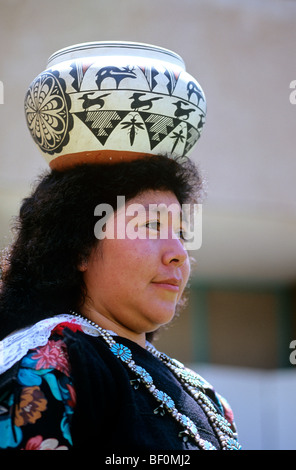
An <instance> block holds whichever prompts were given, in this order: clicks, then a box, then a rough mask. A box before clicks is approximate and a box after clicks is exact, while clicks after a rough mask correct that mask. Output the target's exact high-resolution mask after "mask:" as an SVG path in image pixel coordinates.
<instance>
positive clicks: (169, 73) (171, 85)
mask: <svg viewBox="0 0 296 470" xmlns="http://www.w3.org/2000/svg"><path fill="white" fill-rule="evenodd" d="M180 73H181V72H179V73H176V72H174V71H173V70H168V69H166V71H165V72H164V75H165V76H166V77H167V79H168V84H167V86H166V87H167V90H168V92H169V94H170V95H172V94H173V92H174V89H175V88H176V85H177V81H178V78H179V76H180Z"/></svg>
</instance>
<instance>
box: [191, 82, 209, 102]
mask: <svg viewBox="0 0 296 470" xmlns="http://www.w3.org/2000/svg"><path fill="white" fill-rule="evenodd" d="M192 95H194V96H196V98H197V106H199V102H200V100H203V101H205V99H204V97H203V94H202V91H201V89H200V88H199V87H198V86H197V85H196V83H195V82H189V83H187V96H188V100H189V101H190V99H191V96H192Z"/></svg>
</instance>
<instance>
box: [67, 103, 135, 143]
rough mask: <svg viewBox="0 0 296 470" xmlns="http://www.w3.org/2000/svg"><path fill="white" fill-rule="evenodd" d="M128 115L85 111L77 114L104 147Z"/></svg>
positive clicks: (124, 113) (124, 112)
mask: <svg viewBox="0 0 296 470" xmlns="http://www.w3.org/2000/svg"><path fill="white" fill-rule="evenodd" d="M127 114H129V112H128V111H83V112H79V113H75V115H76V116H77V117H78V118H79V119H80V120H81V121H82V122H83V123H84V124H85V125H86V126H87V127H88V128H89V130H90V131H91V132H92V133H93V135H94V136H95V137H96V138H97V139H98V140H99V141H100V143H101V144H102V145H105V143H106V141H107V139H108V137H109V136H110V135H111V134H112V132H113V131H114V129H115V128H116V127H117V126H118V124H119V123H120V122H121V121H122V120H123V119H124V118H125V116H126V115H127Z"/></svg>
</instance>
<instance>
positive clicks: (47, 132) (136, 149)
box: [25, 42, 206, 168]
mask: <svg viewBox="0 0 296 470" xmlns="http://www.w3.org/2000/svg"><path fill="white" fill-rule="evenodd" d="M25 115H26V119H27V124H28V128H29V130H30V132H31V135H32V137H33V139H34V141H35V142H36V144H37V145H38V147H39V149H40V151H41V153H42V155H43V157H44V158H45V160H46V161H47V162H48V164H49V165H50V167H51V168H66V167H69V166H72V165H75V164H77V163H83V162H105V161H120V160H122V159H133V158H138V157H140V156H142V155H147V154H148V155H159V154H164V155H168V156H172V157H175V156H176V157H185V158H186V157H188V155H189V154H190V153H191V151H192V149H193V148H194V146H195V144H196V142H197V141H198V139H199V137H200V135H201V132H202V128H203V125H204V122H205V116H206V99H205V95H204V92H203V90H202V88H201V86H200V85H199V83H198V82H197V81H196V80H195V79H194V78H193V77H192V76H191V75H189V74H188V73H187V72H186V69H185V64H184V62H183V60H182V58H181V57H180V56H179V55H177V54H175V53H174V52H172V51H169V50H167V49H163V48H160V47H157V46H151V45H148V44H138V43H129V42H120V43H119V42H94V43H84V44H78V45H75V46H71V47H67V48H65V49H62V50H60V51H58V52H56V53H55V54H53V55H52V56H51V57H50V58H49V60H48V66H47V69H46V70H45V71H44V72H42V73H41V74H40V75H38V77H36V78H35V80H34V81H33V82H32V84H31V85H30V87H29V90H28V92H27V94H26V98H25Z"/></svg>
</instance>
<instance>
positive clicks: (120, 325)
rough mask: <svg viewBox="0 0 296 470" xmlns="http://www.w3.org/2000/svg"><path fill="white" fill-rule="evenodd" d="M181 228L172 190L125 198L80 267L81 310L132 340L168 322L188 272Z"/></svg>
mask: <svg viewBox="0 0 296 470" xmlns="http://www.w3.org/2000/svg"><path fill="white" fill-rule="evenodd" d="M134 204H138V205H137V206H134ZM160 205H162V206H161V207H162V211H161V213H159V211H157V210H156V206H158V209H159V207H160ZM169 207H170V210H169V211H167V208H169ZM135 208H136V211H135ZM160 214H161V215H160ZM181 230H182V220H181V206H180V204H179V202H178V200H177V198H176V196H175V195H174V194H173V193H171V192H169V191H146V192H143V193H142V194H140V195H138V196H136V197H135V198H133V199H131V200H130V201H128V202H127V203H126V205H125V206H123V207H122V208H121V209H119V210H118V211H117V212H116V213H115V215H114V218H112V217H111V218H109V219H108V221H107V224H106V230H105V232H104V237H105V238H104V239H103V240H101V241H100V242H99V244H98V246H97V248H96V249H95V250H93V251H92V253H91V255H90V257H89V259H88V262H87V263H86V264H85V265H84V266H82V267H81V270H82V271H83V276H84V282H85V285H86V288H87V298H86V301H85V304H84V306H83V308H82V313H84V314H85V315H86V316H87V317H88V318H90V319H91V320H93V321H95V322H96V323H98V324H99V325H100V326H102V327H103V328H107V329H112V330H113V331H115V332H116V333H118V334H119V335H121V336H126V337H128V338H130V339H132V340H137V339H136V338H137V337H139V336H143V335H144V334H145V333H146V332H149V331H154V330H156V329H157V328H158V327H159V326H161V325H163V324H166V323H168V322H169V321H170V320H171V319H172V318H173V316H174V314H175V309H176V305H177V303H178V301H179V300H180V297H181V295H182V293H183V290H184V288H185V286H186V283H187V281H188V277H189V272H190V266H189V259H188V254H187V251H186V250H185V248H184V242H183V241H182V238H180V231H181Z"/></svg>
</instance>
